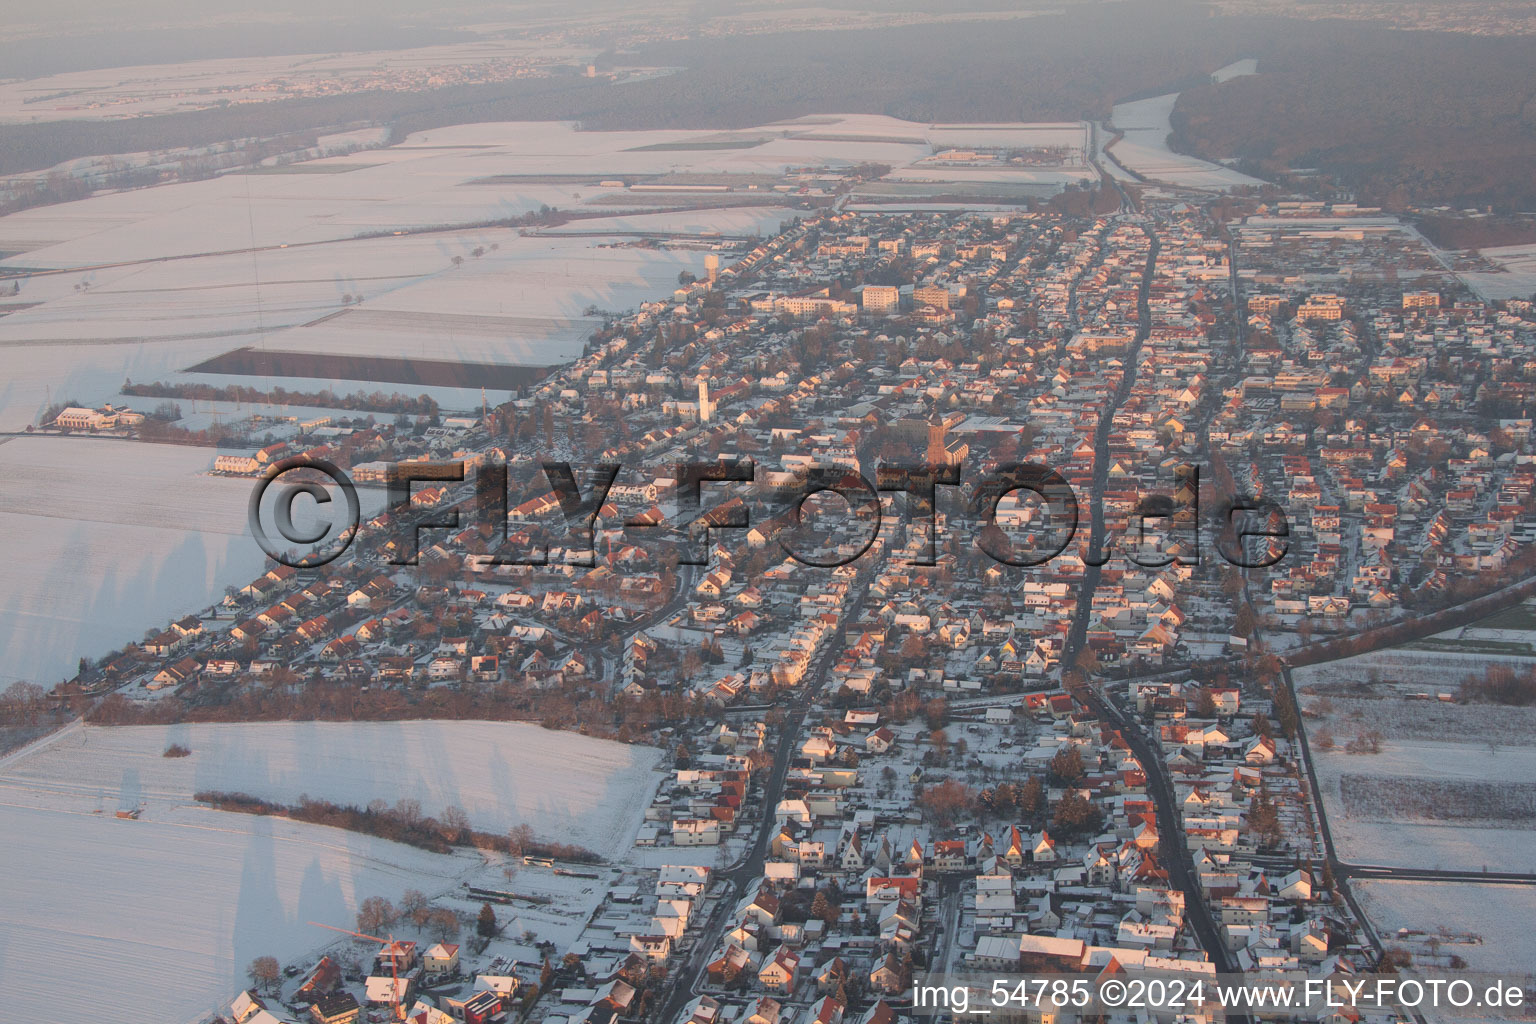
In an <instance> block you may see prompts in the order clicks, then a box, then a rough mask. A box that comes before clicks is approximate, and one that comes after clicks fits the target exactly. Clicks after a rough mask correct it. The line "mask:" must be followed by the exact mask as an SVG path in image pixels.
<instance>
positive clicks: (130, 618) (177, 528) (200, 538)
mask: <svg viewBox="0 0 1536 1024" xmlns="http://www.w3.org/2000/svg"><path fill="white" fill-rule="evenodd" d="M214 454H215V453H214V452H212V451H210V450H209V449H206V448H184V447H177V446H171V445H144V444H138V443H136V442H130V441H115V440H107V439H92V438H65V437H18V438H10V439H7V440H6V441H5V443H3V444H0V686H3V685H8V684H9V683H10V682H13V681H15V680H17V679H29V680H35V681H36V682H39V683H42V684H44V685H48V686H51V685H52V684H54V683H56V682H58V681H59V680H60V679H64V678H68V677H69V676H72V675H73V674H74V670H75V665H76V662H77V661H78V660H79V659H80V657H81V656H87V657H95V656H98V655H101V654H103V653H105V652H107V651H108V650H111V649H112V648H113V647H116V646H118V645H120V644H122V643H125V642H127V641H129V640H137V639H138V638H139V636H140V635H141V634H142V633H143V632H144V631H145V630H147V629H150V628H152V627H163V626H164V625H165V623H166V622H167V621H169V620H170V619H171V618H173V617H179V616H181V615H185V614H187V613H188V612H191V611H196V610H198V608H200V607H205V606H206V605H208V604H209V603H211V602H212V601H214V600H215V599H218V598H222V596H223V593H224V587H226V586H228V585H230V584H233V583H235V582H237V581H238V582H249V581H250V580H251V579H253V578H255V577H256V576H258V575H260V574H261V572H262V571H263V569H264V561H265V556H264V555H263V554H262V552H261V549H260V548H259V547H257V545H256V542H255V541H254V540H252V539H251V538H250V536H249V534H248V533H247V531H246V523H245V519H246V510H245V505H246V502H247V500H248V498H249V496H250V488H251V484H250V482H249V481H241V480H231V479H221V478H218V477H212V476H207V475H204V474H205V471H206V470H207V469H208V468H209V467H210V466H211V465H212V464H213V457H214Z"/></svg>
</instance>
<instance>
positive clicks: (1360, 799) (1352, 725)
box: [1304, 698, 1536, 872]
mask: <svg viewBox="0 0 1536 1024" xmlns="http://www.w3.org/2000/svg"><path fill="white" fill-rule="evenodd" d="M1329 702H1330V704H1331V705H1332V711H1331V712H1330V714H1329V715H1327V716H1325V717H1321V718H1312V719H1310V720H1309V722H1308V725H1307V728H1308V735H1309V737H1310V738H1311V741H1312V755H1313V762H1314V766H1315V767H1316V770H1317V778H1318V785H1319V787H1320V788H1321V791H1322V793H1321V795H1322V798H1323V803H1324V806H1325V808H1326V810H1327V814H1328V823H1329V826H1330V828H1331V830H1332V832H1333V839H1334V843H1335V845H1336V847H1337V853H1338V856H1339V858H1340V859H1341V860H1344V861H1346V862H1349V863H1355V864H1375V865H1384V866H1391V867H1416V868H1434V869H1447V870H1465V871H1480V870H1484V869H1487V870H1490V871H1521V872H1531V871H1536V786H1533V785H1532V784H1531V783H1532V780H1533V779H1536V747H1531V746H1503V745H1501V744H1499V743H1498V742H1497V740H1496V739H1494V736H1495V735H1497V734H1491V735H1490V734H1484V735H1483V737H1482V738H1481V739H1472V738H1471V737H1473V736H1475V735H1477V732H1476V723H1477V722H1479V721H1481V720H1482V717H1483V715H1484V713H1485V712H1488V711H1495V712H1505V711H1512V710H1519V709H1487V708H1480V707H1472V708H1461V707H1459V706H1453V705H1440V704H1438V703H1436V702H1430V701H1402V700H1377V701H1345V700H1338V699H1334V698H1329ZM1305 703H1306V702H1305V701H1304V704H1305ZM1356 705H1359V706H1361V707H1364V708H1365V709H1366V710H1365V711H1364V712H1363V713H1360V714H1361V717H1360V718H1359V719H1354V718H1352V717H1347V716H1350V715H1352V714H1354V713H1356V712H1354V711H1353V709H1354V707H1355V706H1356ZM1378 708H1381V709H1386V708H1391V709H1393V712H1392V713H1391V714H1380V715H1378V714H1376V713H1375V712H1376V710H1377V709H1378ZM1447 708H1449V709H1450V710H1449V711H1447V710H1446V709H1447ZM1419 710H1422V712H1423V713H1425V714H1426V715H1428V714H1434V715H1436V716H1439V717H1440V718H1441V724H1440V726H1439V733H1438V734H1439V735H1440V736H1442V737H1445V736H1457V735H1462V736H1466V737H1468V738H1467V739H1465V740H1462V741H1460V742H1454V741H1450V740H1447V739H1440V740H1428V739H1422V738H1418V737H1417V736H1412V737H1411V738H1404V736H1405V734H1410V733H1414V732H1416V731H1417V730H1413V729H1409V728H1407V727H1406V726H1405V725H1402V724H1399V725H1398V726H1396V727H1393V726H1391V725H1389V724H1388V723H1390V722H1392V721H1394V720H1397V721H1399V722H1404V721H1411V716H1412V715H1413V713H1414V712H1415V711H1419ZM1463 710H1465V711H1469V712H1472V714H1471V715H1469V716H1468V717H1467V718H1466V720H1464V721H1461V722H1457V715H1456V712H1460V711H1463ZM1378 723H1379V724H1378ZM1384 726H1385V727H1384ZM1325 730H1327V731H1329V732H1331V733H1332V734H1333V735H1334V742H1335V744H1336V745H1335V747H1334V748H1333V749H1322V746H1321V745H1320V744H1319V743H1318V738H1319V736H1322V735H1323V734H1324V731H1325ZM1373 730H1375V731H1379V732H1380V733H1381V752H1380V753H1377V754H1369V753H1360V754H1351V753H1348V752H1346V747H1347V746H1348V745H1349V743H1350V742H1351V741H1353V740H1356V739H1358V736H1359V735H1361V734H1368V733H1369V732H1371V731H1373Z"/></svg>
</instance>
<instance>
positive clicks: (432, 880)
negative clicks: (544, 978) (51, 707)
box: [0, 722, 713, 1024]
mask: <svg viewBox="0 0 1536 1024" xmlns="http://www.w3.org/2000/svg"><path fill="white" fill-rule="evenodd" d="M171 742H178V743H181V744H184V745H186V746H188V747H190V748H191V750H192V754H191V756H189V757H185V758H179V759H177V758H165V757H163V756H162V754H163V752H164V750H165V747H166V746H167V745H168V744H169V743H171ZM659 756H660V754H659V751H657V750H655V749H654V748H649V747H633V746H625V745H623V744H619V743H612V742H608V741H603V740H594V739H590V738H587V737H582V736H578V735H574V734H571V733H559V732H551V731H547V730H544V729H540V728H538V727H537V726H532V725H524V724H518V723H491V722H386V723H292V722H287V723H261V724H240V725H192V726H171V727H132V728H121V729H116V728H106V727H87V726H83V725H80V724H78V723H77V724H74V725H71V726H69V727H67V728H66V729H64V730H61V731H60V732H57V733H55V734H53V735H51V736H49V737H46V738H45V739H43V740H40V741H38V742H36V743H34V744H33V745H31V746H30V747H27V748H24V749H22V750H19V751H16V752H13V753H12V754H10V755H7V756H5V757H4V758H0V834H3V835H5V837H6V840H5V866H6V870H5V872H4V874H3V877H0V1005H4V1006H5V1007H6V1009H5V1012H4V1014H3V1016H4V1018H5V1019H6V1020H12V1019H15V1020H64V1019H83V1018H72V1017H69V1016H68V1015H67V1014H66V1015H65V1016H60V1011H59V1006H60V1003H59V999H60V998H61V995H62V996H63V997H64V998H74V995H72V993H73V994H76V995H77V994H78V993H79V992H80V991H81V990H80V988H79V985H80V979H81V978H82V976H83V973H82V972H88V973H89V976H90V979H91V981H90V987H91V990H92V991H110V992H112V993H113V1006H114V1010H115V1012H117V1013H118V1014H119V1015H120V1016H122V1017H124V1018H125V1019H132V1020H154V1021H166V1022H170V1024H179V1022H181V1021H189V1020H192V1019H194V1018H199V1017H200V1016H201V1015H202V1014H204V1013H205V1012H207V1011H208V1010H210V1009H212V1008H214V1007H215V1006H216V1005H218V1004H220V1003H222V1002H224V1001H227V1000H228V999H229V998H230V996H232V995H233V994H234V993H235V992H237V991H239V990H240V989H241V988H242V987H244V985H245V984H246V977H245V969H246V966H247V965H248V964H249V963H250V961H251V960H252V959H254V958H255V957H257V956H264V955H272V956H276V957H278V959H279V960H280V961H281V962H283V963H290V962H297V961H298V960H300V959H301V958H304V957H309V956H312V955H313V953H314V952H316V951H317V950H319V949H321V948H323V947H326V946H329V945H331V944H332V943H333V942H334V941H335V939H336V936H335V935H334V934H332V933H327V932H324V931H321V930H320V929H317V928H314V927H312V926H311V925H310V924H309V923H308V922H310V921H320V922H324V923H327V924H333V925H339V926H343V927H347V926H350V925H351V923H352V922H353V920H354V918H355V914H356V909H357V905H358V903H359V902H361V901H362V900H363V899H365V898H367V897H369V896H375V895H379V896H384V897H386V898H388V899H390V900H391V901H394V902H398V901H399V898H400V895H401V893H403V892H404V891H405V890H407V889H420V890H422V891H423V892H426V893H427V894H428V895H429V896H434V895H437V894H440V893H447V894H448V895H449V896H450V897H451V896H452V894H453V892H454V891H455V890H457V887H458V883H459V882H460V881H461V880H469V881H471V882H472V883H474V884H480V885H487V884H488V885H503V884H505V883H504V881H503V878H502V873H501V871H502V869H501V866H500V864H499V862H497V863H488V862H487V861H485V860H484V859H482V857H481V856H480V855H479V854H476V853H470V852H463V853H455V854H453V855H451V856H443V855H438V854H432V853H427V852H425V851H421V850H417V849H414V848H412V847H409V846H404V845H401V844H398V843H390V842H386V841H384V840H379V839H374V838H371V837H368V836H362V835H357V834H353V833H350V832H345V831H341V830H337V829H331V828H325V827H321V826H316V825H307V824H302V823H297V822H292V821H287V820H284V819H280V818H264V817H253V816H248V815H242V814H232V813H225V812H221V811H214V810H209V809H207V808H204V807H200V806H197V805H195V804H193V803H192V801H191V794H192V792H193V791H194V790H197V789H205V788H206V789H230V790H242V791H245V792H248V793H251V794H254V795H257V796H262V797H266V798H270V799H274V800H281V801H296V800H297V799H298V798H299V797H300V795H302V794H305V793H308V794H310V795H311V796H314V797H316V798H322V799H328V800H332V801H338V802H354V803H358V804H366V803H367V802H368V801H370V800H373V799H375V798H377V799H382V800H386V801H389V802H390V803H393V802H394V801H396V800H398V799H401V798H410V799H416V800H419V801H420V802H421V805H422V809H423V810H424V811H425V812H426V813H428V814H437V813H440V812H441V811H442V809H443V808H444V807H446V806H448V805H450V804H454V805H458V806H461V807H463V808H464V809H465V810H466V811H467V812H468V814H469V817H470V819H471V820H472V821H473V822H474V823H475V824H476V825H477V826H479V827H481V828H485V829H498V830H499V829H504V828H507V827H509V826H510V825H511V824H514V823H519V822H526V823H527V824H529V825H531V826H532V827H533V829H534V831H535V832H536V833H537V834H538V835H539V836H540V837H541V838H546V839H551V840H559V841H564V842H573V843H579V844H581V845H585V846H588V847H590V848H592V849H594V850H596V851H598V852H600V853H604V854H609V855H612V854H617V853H621V852H625V851H627V849H628V844H629V843H630V842H631V841H632V839H633V836H634V834H635V832H636V831H637V829H638V827H639V824H640V818H641V815H642V814H643V813H644V808H645V806H646V804H647V803H649V801H650V798H651V796H652V794H653V791H654V789H655V787H656V784H657V780H658V779H659V778H660V776H659V775H657V774H656V773H654V772H652V771H651V768H652V767H653V766H654V765H655V764H656V763H657V761H658V759H659ZM131 808H139V809H141V816H140V818H139V819H138V820H123V819H119V818H117V817H116V816H115V814H116V811H118V810H119V809H131ZM711 852H713V851H711ZM492 860H493V861H494V860H495V858H494V857H492ZM518 887H519V889H520V890H524V891H527V892H530V893H535V894H545V895H549V896H551V897H554V898H555V902H554V903H553V904H551V905H549V906H547V907H538V908H531V909H524V910H520V911H519V912H518V913H519V916H517V917H516V918H515V919H514V923H515V924H516V925H517V926H518V927H519V928H522V927H527V928H532V929H534V930H536V931H537V932H538V934H539V935H540V936H542V937H547V938H552V939H554V940H556V941H558V942H559V944H560V945H561V947H562V948H564V947H565V946H566V945H567V944H568V943H569V942H571V941H574V939H575V937H576V935H577V934H578V933H579V932H580V930H581V926H582V925H583V924H584V923H585V920H586V918H587V916H588V915H590V913H591V910H592V908H593V907H594V906H595V905H596V902H597V900H598V898H599V896H600V893H601V886H600V885H598V884H597V883H594V882H592V881H588V880H582V879H575V878H569V877H560V876H555V875H553V874H550V873H547V872H542V871H539V870H536V869H532V868H529V869H524V871H523V872H522V873H521V874H520V875H519V876H518ZM460 903H462V901H457V902H455V901H454V900H452V899H450V901H449V903H448V904H447V905H449V906H454V907H458V908H459V909H463V910H464V911H465V912H466V913H469V914H473V912H474V910H475V909H476V907H475V906H474V905H472V904H468V903H464V904H463V905H462V907H461V906H460Z"/></svg>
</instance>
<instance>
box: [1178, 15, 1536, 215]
mask: <svg viewBox="0 0 1536 1024" xmlns="http://www.w3.org/2000/svg"><path fill="white" fill-rule="evenodd" d="M1346 35H1347V34H1346ZM1173 127H1174V135H1173V145H1174V147H1175V148H1176V149H1181V150H1184V151H1186V152H1190V153H1194V154H1195V155H1197V156H1201V157H1204V158H1206V159H1222V158H1238V159H1239V160H1241V161H1242V163H1241V164H1240V165H1239V166H1240V167H1241V168H1242V169H1243V170H1246V171H1249V172H1250V173H1254V174H1256V175H1259V176H1261V177H1267V178H1271V179H1274V178H1277V177H1283V176H1284V175H1285V174H1286V172H1288V171H1291V170H1294V169H1298V168H1315V169H1317V170H1319V171H1322V172H1324V173H1326V174H1327V175H1330V176H1331V177H1333V178H1334V179H1335V181H1337V182H1338V184H1339V185H1340V186H1342V187H1344V188H1345V189H1347V190H1350V191H1353V192H1354V193H1355V194H1356V195H1357V197H1358V198H1359V200H1360V201H1361V202H1363V203H1367V204H1371V205H1381V206H1384V207H1386V208H1388V209H1390V210H1403V209H1406V208H1408V207H1410V206H1419V205H1450V206H1454V207H1458V208H1463V207H1480V208H1485V207H1491V208H1492V209H1494V210H1496V211H1503V212H1508V211H1516V210H1530V209H1531V208H1532V204H1533V203H1536V178H1533V177H1532V175H1531V173H1530V167H1531V166H1532V163H1533V162H1536V39H1531V38H1528V37H1511V38H1492V37H1474V36H1460V35H1449V34H1439V33H1429V32H1401V33H1392V34H1388V35H1386V36H1385V37H1382V38H1371V39H1370V40H1369V44H1368V45H1359V42H1358V41H1357V40H1353V39H1347V38H1346V39H1341V40H1340V41H1339V42H1337V43H1335V44H1326V45H1319V46H1318V47H1317V48H1316V49H1315V50H1312V51H1310V52H1304V53H1293V54H1283V53H1282V54H1280V55H1278V56H1277V57H1276V58H1275V59H1274V60H1272V61H1261V63H1260V68H1259V74H1258V75H1255V76H1252V77H1247V78H1235V79H1232V80H1230V81H1227V82H1225V83H1222V84H1220V85H1214V84H1210V83H1207V84H1204V85H1201V86H1197V87H1195V88H1193V89H1190V90H1187V91H1186V92H1184V93H1183V94H1181V95H1180V97H1179V102H1178V105H1177V106H1176V107H1175V109H1174V113H1173ZM1511 234H1513V233H1512V232H1511ZM1501 240H1502V239H1501Z"/></svg>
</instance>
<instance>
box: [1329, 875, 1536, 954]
mask: <svg viewBox="0 0 1536 1024" xmlns="http://www.w3.org/2000/svg"><path fill="white" fill-rule="evenodd" d="M1350 888H1351V889H1352V890H1353V891H1354V893H1355V897H1356V898H1357V899H1358V900H1359V901H1360V904H1361V907H1362V908H1363V909H1364V910H1365V912H1366V914H1367V915H1368V916H1369V917H1370V919H1371V923H1372V924H1373V925H1375V927H1376V929H1377V931H1378V933H1379V934H1380V935H1381V939H1382V941H1383V942H1384V943H1386V944H1388V945H1401V946H1404V947H1405V948H1407V949H1408V950H1409V952H1411V953H1413V954H1414V960H1415V962H1417V963H1418V964H1419V965H1420V967H1421V968H1422V969H1424V970H1429V969H1431V966H1432V965H1433V966H1444V965H1443V964H1435V963H1434V956H1435V955H1436V954H1429V951H1428V949H1427V948H1426V947H1425V945H1424V943H1423V941H1422V940H1423V939H1424V938H1425V937H1426V936H1424V935H1421V934H1414V933H1428V934H1430V935H1435V936H1436V937H1437V938H1438V939H1439V950H1440V952H1439V954H1438V956H1440V957H1443V958H1446V959H1448V958H1449V957H1451V956H1459V957H1461V958H1462V959H1463V960H1465V961H1466V962H1467V967H1468V968H1470V969H1471V970H1474V971H1510V972H1519V973H1522V974H1523V973H1526V972H1528V971H1530V970H1531V965H1532V964H1536V940H1533V938H1532V934H1531V927H1530V922H1531V919H1532V917H1533V915H1536V886H1529V885H1468V884H1462V883H1457V882H1443V883H1442V882H1385V881H1366V882H1355V883H1354V884H1353V885H1351V886H1350ZM1398 929H1408V934H1404V935H1401V936H1398V935H1396V934H1395V933H1397V932H1398ZM1442 929H1443V931H1444V934H1442ZM1426 954H1428V959H1427V960H1426Z"/></svg>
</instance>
